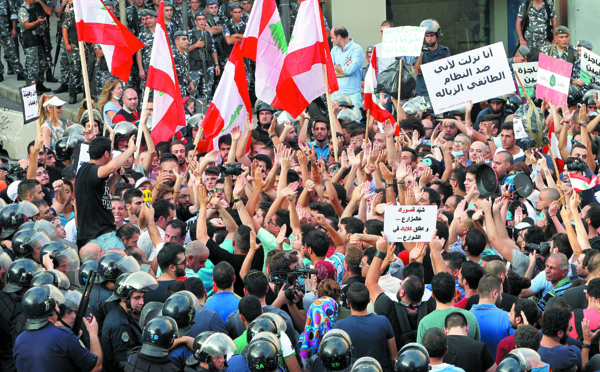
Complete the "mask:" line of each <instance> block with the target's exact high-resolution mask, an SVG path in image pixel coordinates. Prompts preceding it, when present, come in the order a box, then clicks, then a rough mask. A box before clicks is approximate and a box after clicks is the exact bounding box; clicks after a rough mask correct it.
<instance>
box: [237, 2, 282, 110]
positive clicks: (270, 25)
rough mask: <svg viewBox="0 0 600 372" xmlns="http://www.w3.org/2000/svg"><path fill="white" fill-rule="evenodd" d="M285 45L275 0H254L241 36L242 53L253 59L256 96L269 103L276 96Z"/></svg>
mask: <svg viewBox="0 0 600 372" xmlns="http://www.w3.org/2000/svg"><path fill="white" fill-rule="evenodd" d="M287 49H288V45H287V41H286V40H285V34H284V32H283V26H282V25H281V19H280V18H279V12H278V11H277V4H276V3H275V0H256V2H255V3H254V6H253V7H252V12H251V13H250V19H249V20H248V24H247V26H246V32H244V38H243V39H242V47H241V50H242V54H243V56H244V57H246V58H249V59H251V60H253V61H256V72H255V89H254V91H255V93H256V98H258V99H259V100H261V101H263V102H266V103H268V104H272V103H273V101H274V100H275V97H276V96H277V82H278V81H279V76H280V75H281V69H282V67H283V61H284V59H285V54H286V52H287Z"/></svg>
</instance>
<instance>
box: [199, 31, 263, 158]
mask: <svg viewBox="0 0 600 372" xmlns="http://www.w3.org/2000/svg"><path fill="white" fill-rule="evenodd" d="M250 108H251V104H250V94H249V93H248V81H247V80H246V68H245V67H244V58H243V57H242V51H241V49H240V45H239V44H238V43H236V44H235V45H234V47H233V51H232V52H231V54H230V55H229V59H228V60H227V64H226V65H225V69H224V71H223V76H222V77H221V81H220V82H219V86H218V87H217V90H216V91H215V95H214V98H213V100H212V102H211V103H210V105H209V106H208V110H207V111H206V117H205V118H204V122H203V124H202V127H203V128H204V139H202V140H200V142H199V143H198V151H200V152H203V151H212V150H215V149H218V148H219V137H221V136H223V135H226V134H228V133H231V130H232V129H233V128H235V127H236V126H239V127H240V129H241V131H242V134H243V133H244V131H245V130H246V120H248V118H249V117H250V118H251V117H252V113H251V111H250ZM249 145H250V139H249V140H248V144H247V146H249ZM248 149H249V148H248Z"/></svg>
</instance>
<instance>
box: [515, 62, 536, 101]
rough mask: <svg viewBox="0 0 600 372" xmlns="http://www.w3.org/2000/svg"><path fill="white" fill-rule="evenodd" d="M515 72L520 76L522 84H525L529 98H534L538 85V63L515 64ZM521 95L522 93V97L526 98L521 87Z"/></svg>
mask: <svg viewBox="0 0 600 372" xmlns="http://www.w3.org/2000/svg"><path fill="white" fill-rule="evenodd" d="M513 70H514V72H515V74H517V75H519V79H521V83H523V87H524V88H525V91H526V92H527V94H528V95H529V97H533V96H534V93H535V85H536V83H537V71H538V63H537V62H528V63H515V64H513ZM519 93H521V96H524V94H523V90H522V89H521V87H519Z"/></svg>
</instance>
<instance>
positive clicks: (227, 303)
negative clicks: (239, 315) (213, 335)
mask: <svg viewBox="0 0 600 372" xmlns="http://www.w3.org/2000/svg"><path fill="white" fill-rule="evenodd" d="M239 303H240V297H239V296H238V295H236V294H235V293H232V292H219V293H215V294H213V295H212V296H210V298H209V299H208V300H206V307H207V308H209V309H211V310H214V311H216V312H217V313H219V315H221V318H222V319H223V322H224V321H226V320H227V317H228V316H229V314H231V313H233V312H234V311H236V310H237V309H238V304H239Z"/></svg>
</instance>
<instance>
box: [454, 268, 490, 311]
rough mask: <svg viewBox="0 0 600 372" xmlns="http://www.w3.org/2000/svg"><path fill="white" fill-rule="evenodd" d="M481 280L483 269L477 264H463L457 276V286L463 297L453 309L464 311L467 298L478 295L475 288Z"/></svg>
mask: <svg viewBox="0 0 600 372" xmlns="http://www.w3.org/2000/svg"><path fill="white" fill-rule="evenodd" d="M481 278H483V269H482V268H481V266H480V265H479V264H478V263H476V262H473V261H465V262H463V264H462V265H461V267H460V272H459V274H458V285H459V286H461V287H462V288H463V289H464V291H465V297H464V298H463V299H462V300H460V301H459V302H457V303H455V304H454V307H459V308H461V309H464V308H465V306H466V305H467V301H468V300H469V298H470V297H471V296H473V295H476V294H478V293H479V292H478V290H477V286H478V285H479V281H480V280H481Z"/></svg>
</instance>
